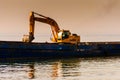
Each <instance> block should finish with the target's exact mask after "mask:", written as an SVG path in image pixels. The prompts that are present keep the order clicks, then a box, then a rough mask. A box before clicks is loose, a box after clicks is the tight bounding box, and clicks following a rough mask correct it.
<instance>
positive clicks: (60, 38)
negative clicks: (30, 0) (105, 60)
mask: <svg viewBox="0 0 120 80" xmlns="http://www.w3.org/2000/svg"><path fill="white" fill-rule="evenodd" d="M35 15H36V16H37V17H36V16H35ZM35 21H38V22H42V23H46V24H49V25H50V26H51V30H52V35H53V37H52V38H51V41H52V42H54V43H72V44H77V43H79V42H80V36H78V35H77V34H71V32H70V31H69V30H64V29H62V30H60V28H59V26H58V24H57V22H56V21H55V20H54V19H52V18H50V17H46V16H43V15H41V14H38V13H36V12H33V11H32V12H30V17H29V22H30V24H29V35H24V36H23V38H22V41H23V42H29V43H31V42H32V41H33V40H34V28H35Z"/></svg>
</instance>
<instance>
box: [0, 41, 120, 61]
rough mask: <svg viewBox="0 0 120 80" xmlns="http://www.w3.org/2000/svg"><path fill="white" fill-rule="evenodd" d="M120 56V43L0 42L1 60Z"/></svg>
mask: <svg viewBox="0 0 120 80" xmlns="http://www.w3.org/2000/svg"><path fill="white" fill-rule="evenodd" d="M106 56H120V42H81V43H78V44H69V43H64V44H63V43H24V42H17V41H0V59H8V58H13V59H14V58H17V59H19V58H26V59H27V58H34V59H36V58H40V59H42V58H69V57H106Z"/></svg>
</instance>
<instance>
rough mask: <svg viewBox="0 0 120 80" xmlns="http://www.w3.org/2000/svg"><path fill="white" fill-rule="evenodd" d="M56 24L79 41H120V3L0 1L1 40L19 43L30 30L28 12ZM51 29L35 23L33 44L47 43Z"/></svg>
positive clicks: (93, 0)
mask: <svg viewBox="0 0 120 80" xmlns="http://www.w3.org/2000/svg"><path fill="white" fill-rule="evenodd" d="M30 11H35V12H37V13H40V14H43V15H45V16H48V17H51V18H53V19H55V20H56V21H57V23H58V24H59V26H60V28H61V29H68V30H70V31H71V32H72V33H77V34H78V35H80V36H81V40H82V41H120V37H119V36H120V0H1V2H0V18H1V19H0V40H18V41H21V39H22V35H23V34H28V31H29V21H28V18H29V12H30ZM50 34H51V29H50V26H49V25H47V24H43V23H39V22H36V27H35V35H36V41H39V40H40V41H49V37H50Z"/></svg>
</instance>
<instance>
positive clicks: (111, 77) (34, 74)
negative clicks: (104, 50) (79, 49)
mask: <svg viewBox="0 0 120 80" xmlns="http://www.w3.org/2000/svg"><path fill="white" fill-rule="evenodd" d="M119 73H120V59H119V57H118V58H116V57H115V58H111V57H110V58H76V59H58V60H42V61H37V62H36V61H34V62H24V63H0V80H26V79H28V80H30V79H33V80H119V79H120V78H119Z"/></svg>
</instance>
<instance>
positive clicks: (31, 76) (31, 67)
mask: <svg viewBox="0 0 120 80" xmlns="http://www.w3.org/2000/svg"><path fill="white" fill-rule="evenodd" d="M28 67H29V70H28V78H29V79H33V78H34V77H35V75H34V73H35V69H34V64H29V65H28Z"/></svg>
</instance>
